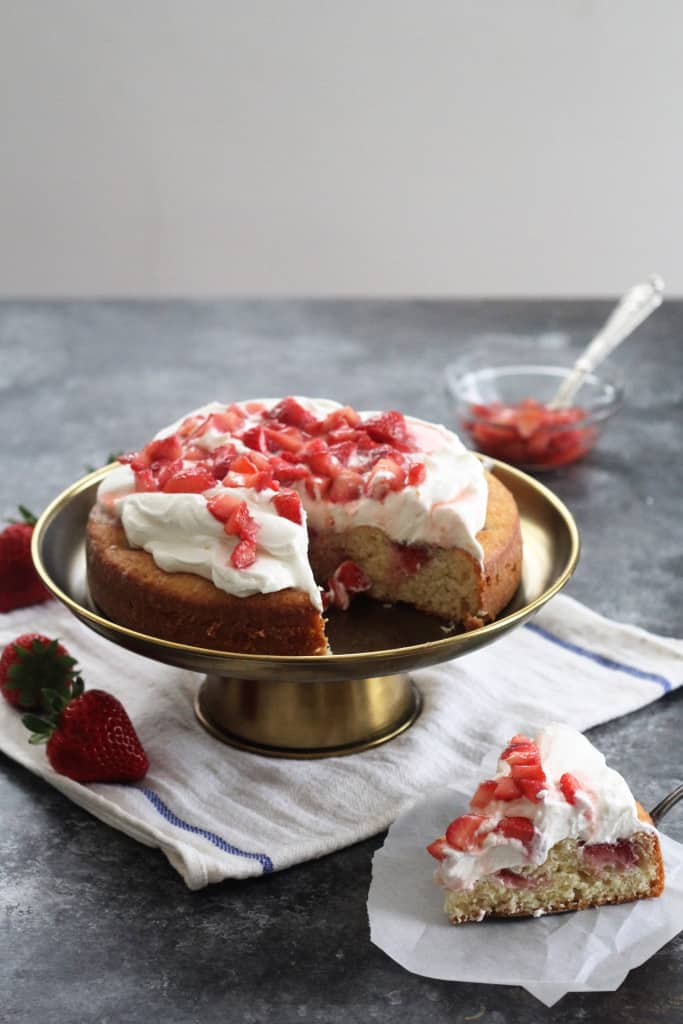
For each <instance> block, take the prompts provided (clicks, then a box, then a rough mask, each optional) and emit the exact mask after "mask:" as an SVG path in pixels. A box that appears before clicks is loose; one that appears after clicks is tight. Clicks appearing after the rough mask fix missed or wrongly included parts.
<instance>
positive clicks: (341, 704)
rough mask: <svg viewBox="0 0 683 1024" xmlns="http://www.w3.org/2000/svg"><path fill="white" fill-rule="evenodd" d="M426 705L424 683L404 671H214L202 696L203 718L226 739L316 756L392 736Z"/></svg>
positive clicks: (278, 753)
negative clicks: (338, 675) (294, 676)
mask: <svg viewBox="0 0 683 1024" xmlns="http://www.w3.org/2000/svg"><path fill="white" fill-rule="evenodd" d="M421 708H422V701H421V698H420V694H419V691H418V690H417V689H416V687H415V685H414V684H413V682H412V681H411V679H410V677H409V676H407V675H404V674H400V675H390V676H373V677H371V678H370V679H345V680H342V681H339V682H335V681H333V680H332V681H330V680H320V681H319V682H292V681H288V680H286V679H285V680H280V679H276V680H260V679H259V680H256V679H233V678H228V677H225V676H218V675H209V676H207V677H206V679H205V680H204V682H203V683H202V685H201V687H200V689H199V691H198V693H197V697H196V699H195V713H196V715H197V718H198V719H199V721H200V722H201V724H202V725H203V726H204V728H205V729H207V730H208V731H209V732H210V733H211V734H212V735H213V736H215V737H216V738H217V739H219V740H222V741H223V743H228V744H230V745H231V746H233V747H239V748H240V749H241V750H249V751H251V752H252V753H256V754H263V755H265V756H266V757H288V758H304V759H309V760H310V759H314V758H321V757H338V756H340V755H343V754H355V753H357V752H358V751H361V750H368V749H369V748H370V747H375V746H378V745H379V744H380V743H386V742H387V741H388V740H391V739H393V738H394V737H395V736H398V734H399V733H401V732H403V731H404V730H405V729H407V728H409V726H411V725H412V724H413V722H414V721H415V719H416V718H417V717H418V715H419V714H420V711H421Z"/></svg>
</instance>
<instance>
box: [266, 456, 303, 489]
mask: <svg viewBox="0 0 683 1024" xmlns="http://www.w3.org/2000/svg"><path fill="white" fill-rule="evenodd" d="M270 471H271V473H272V474H273V476H274V477H275V479H276V480H279V481H280V483H281V484H291V483H293V482H294V481H295V480H305V479H306V477H310V476H311V471H310V469H309V468H308V466H304V465H303V463H299V464H294V463H292V462H289V461H287V460H286V459H281V458H279V457H278V456H277V455H273V456H271V459H270Z"/></svg>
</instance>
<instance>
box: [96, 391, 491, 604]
mask: <svg viewBox="0 0 683 1024" xmlns="http://www.w3.org/2000/svg"><path fill="white" fill-rule="evenodd" d="M296 400H297V402H298V403H299V404H300V405H301V406H303V408H304V409H306V410H307V411H308V412H310V413H312V414H313V416H315V417H316V419H324V417H325V416H327V415H328V414H329V413H331V412H333V411H334V410H337V409H341V408H342V406H341V405H340V404H339V403H338V402H333V401H330V400H326V399H313V398H305V397H297V399H296ZM279 401H280V399H276V398H270V399H257V400H254V401H253V402H242V403H235V404H236V405H237V406H238V407H239V408H240V409H241V410H243V412H244V413H245V414H246V417H247V418H246V420H245V423H244V424H243V429H245V428H246V429H248V428H249V427H250V426H258V425H260V424H261V423H262V418H261V417H262V413H263V410H264V409H266V410H270V409H272V408H273V407H274V406H276V405H277V404H278V402H279ZM226 408H227V407H226V406H225V405H223V404H220V403H217V402H212V403H209V404H208V405H205V406H202V407H201V408H199V409H196V410H194V411H193V412H191V413H188V414H187V415H186V416H183V417H182V419H180V420H178V421H177V422H176V423H173V424H171V425H170V426H168V427H165V428H164V429H163V430H161V431H159V433H158V434H157V435H156V437H155V440H160V439H164V438H167V437H171V436H172V435H174V434H176V433H177V432H178V431H179V430H180V428H181V426H182V424H183V423H184V422H185V421H186V420H187V419H188V418H189V417H194V416H197V417H204V416H208V415H210V414H211V413H222V412H224V411H225V410H226ZM359 415H360V417H361V420H363V421H366V420H368V419H371V418H373V417H374V416H376V415H378V414H377V413H374V412H363V413H360V414H359ZM405 422H406V426H407V428H408V433H409V437H410V441H411V442H412V443H413V444H414V446H415V448H416V451H415V452H414V453H412V452H411V453H409V455H408V456H407V458H408V459H412V460H413V461H419V462H421V463H422V464H423V465H424V470H425V471H424V474H423V479H422V480H421V482H420V483H418V484H414V485H410V484H406V485H405V486H404V487H403V488H402V489H401V490H397V491H393V490H390V491H389V493H387V494H385V495H384V496H383V497H382V498H381V499H376V498H372V497H370V496H368V495H363V496H361V497H359V498H356V499H352V500H348V501H337V502H334V501H331V500H327V499H324V498H323V499H320V498H316V497H313V496H311V495H310V494H309V493H308V490H307V488H306V487H305V486H304V485H303V481H301V482H300V481H294V482H292V483H289V484H287V487H288V488H290V489H293V490H296V491H297V492H298V494H299V496H300V498H301V502H302V505H303V510H304V512H303V516H302V519H303V521H302V523H301V524H298V523H294V522H292V521H291V520H289V519H286V518H283V517H282V516H278V515H277V513H276V512H275V511H274V509H273V506H272V503H271V499H272V497H273V495H274V493H275V492H274V491H272V490H268V489H266V490H263V491H259V492H257V491H254V490H252V489H247V488H244V489H240V488H232V489H231V490H232V493H234V494H235V496H238V497H239V498H240V500H243V501H244V502H246V505H247V507H248V510H249V513H250V515H251V516H252V517H253V519H254V520H255V521H256V523H257V524H258V527H259V529H258V535H257V558H256V561H255V562H254V564H253V565H251V566H249V567H248V568H240V569H237V568H234V567H233V566H232V565H231V564H230V556H231V553H232V552H233V550H234V548H235V546H236V543H237V540H236V538H235V537H230V536H227V535H226V534H225V532H224V530H223V524H222V523H221V522H219V521H218V520H217V519H216V518H215V517H214V516H213V515H212V514H211V513H210V512H209V511H208V508H207V498H210V497H211V496H213V495H214V494H217V493H220V492H221V491H222V490H223V488H222V486H221V485H220V484H218V485H217V487H216V488H212V489H210V490H207V491H205V492H203V493H201V494H188V493H174V494H167V493H163V492H159V491H155V492H141V491H136V489H135V488H136V481H135V474H134V472H133V470H132V469H131V467H130V466H128V465H124V466H120V467H118V468H117V469H115V470H113V471H112V472H111V473H109V474H108V476H107V477H106V478H105V479H104V481H103V482H102V484H101V485H100V488H99V491H98V502H99V504H100V506H101V507H103V508H105V509H106V510H108V511H109V512H110V513H113V514H114V515H115V516H117V517H118V518H119V519H120V520H121V524H122V526H123V529H124V531H125V534H126V538H127V540H128V542H129V544H131V546H133V547H140V548H143V549H144V550H145V551H147V552H149V553H150V554H151V555H152V558H153V559H154V561H155V563H156V564H157V565H158V566H159V568H161V569H163V570H164V571H166V572H193V573H196V574H197V575H200V576H203V577H205V578H206V579H208V580H210V581H211V582H212V583H213V584H214V585H215V586H216V587H218V588H220V589H222V590H225V591H226V592H227V593H230V594H234V595H236V596H238V597H247V596H250V595H251V594H257V593H272V592H274V591H277V590H282V589H285V588H287V587H294V588H296V589H299V590H304V591H306V592H307V593H308V595H309V597H310V600H311V603H312V604H313V605H314V607H316V608H318V609H320V608H322V603H321V596H320V588H319V587H318V585H317V584H316V582H315V580H314V578H313V574H312V572H311V568H310V565H309V562H308V558H307V548H308V535H307V525H310V526H311V527H313V528H314V529H318V530H322V529H324V530H331V531H335V532H340V531H342V530H347V529H350V528H352V527H355V526H361V525H373V526H377V527H379V528H380V529H382V530H383V531H384V532H385V533H386V534H387V535H388V536H389V537H390V538H391V539H392V540H394V541H396V542H397V543H400V544H434V545H437V546H443V547H460V548H463V549H464V550H466V551H468V552H469V553H470V554H471V555H472V557H473V558H475V559H476V560H477V561H479V562H480V563H481V562H482V557H483V555H482V549H481V546H480V545H479V543H478V541H477V539H476V535H477V533H478V532H479V531H480V530H481V529H482V527H483V525H484V522H485V519H486V506H487V500H488V487H487V484H486V478H485V475H484V469H483V466H482V465H481V463H480V462H479V460H478V459H477V458H476V457H475V456H474V455H473V454H472V453H471V452H470V451H468V450H467V449H466V448H465V447H464V445H463V444H462V442H461V441H460V440H459V439H458V438H457V437H456V436H455V435H454V434H453V433H452V432H451V431H449V430H447V429H446V428H445V427H443V426H440V425H438V424H432V423H427V422H426V421H423V420H418V419H415V418H411V417H406V418H405ZM192 443H193V445H194V446H195V447H198V448H201V449H204V450H206V451H207V453H208V452H213V451H215V450H216V449H218V448H220V447H221V446H223V445H225V444H232V445H233V446H234V447H235V448H236V450H237V451H238V452H244V453H245V454H247V455H248V454H249V452H250V450H251V449H250V448H249V447H247V446H246V445H245V444H244V443H243V442H242V441H241V440H240V439H239V438H236V437H235V436H234V434H233V433H232V432H231V431H221V429H219V428H216V426H213V425H212V426H210V427H209V429H208V430H206V431H205V432H204V433H203V434H202V435H201V436H199V437H197V438H193V441H192ZM183 466H184V467H187V468H190V467H191V466H192V463H191V462H184V463H183Z"/></svg>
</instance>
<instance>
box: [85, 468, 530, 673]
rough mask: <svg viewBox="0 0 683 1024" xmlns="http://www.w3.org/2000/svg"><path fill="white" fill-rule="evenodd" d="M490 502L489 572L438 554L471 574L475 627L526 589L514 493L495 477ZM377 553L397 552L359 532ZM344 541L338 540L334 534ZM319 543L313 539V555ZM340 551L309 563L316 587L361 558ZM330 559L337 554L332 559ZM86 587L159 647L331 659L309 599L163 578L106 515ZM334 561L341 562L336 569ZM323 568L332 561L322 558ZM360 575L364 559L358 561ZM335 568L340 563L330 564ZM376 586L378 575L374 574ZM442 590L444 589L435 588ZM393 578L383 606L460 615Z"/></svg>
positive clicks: (177, 576) (98, 516)
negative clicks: (237, 592)
mask: <svg viewBox="0 0 683 1024" xmlns="http://www.w3.org/2000/svg"><path fill="white" fill-rule="evenodd" d="M487 477H488V484H489V500H488V509H487V517H486V523H485V526H484V528H483V529H482V530H481V531H480V533H479V534H478V537H477V539H478V541H479V543H480V544H481V546H482V549H483V551H484V569H483V572H481V571H480V569H479V566H478V564H477V563H476V562H475V560H474V559H473V558H472V557H471V556H470V555H468V554H467V553H466V552H464V551H461V550H459V549H450V550H449V549H433V550H434V551H436V552H437V556H436V557H437V558H439V559H440V560H441V561H442V562H443V566H441V564H440V563H439V568H441V569H442V570H443V572H445V573H446V574H448V573H451V575H452V573H453V572H462V571H463V570H464V571H465V583H464V591H465V594H464V597H463V602H462V606H461V607H460V608H459V609H458V614H457V618H458V620H459V621H462V622H463V623H464V625H465V626H466V627H467V628H470V629H471V628H474V627H476V626H478V625H481V624H482V623H483V622H487V621H490V620H491V619H493V618H495V616H496V615H497V614H498V613H499V612H500V611H501V610H502V609H503V608H504V607H505V605H506V604H507V603H508V601H509V600H510V598H511V597H512V595H513V594H514V592H515V590H516V588H517V586H518V584H519V580H520V575H521V563H522V541H521V533H520V528H519V514H518V511H517V507H516V504H515V501H514V499H513V497H512V495H511V494H510V492H509V491H508V490H507V489H506V488H505V487H504V486H503V484H501V483H500V481H498V480H497V479H496V478H495V477H492V476H490V475H489V474H487ZM363 531H365V535H364V536H363V541H364V542H365V541H367V540H368V537H367V532H368V531H370V534H376V535H377V536H375V537H374V538H373V537H370V540H371V541H374V545H371V546H374V549H375V550H378V549H379V546H380V542H381V541H382V539H383V540H384V541H385V542H386V543H387V544H389V545H390V546H391V547H392V549H393V548H395V547H396V545H393V543H392V542H390V541H389V540H388V538H386V537H385V535H384V534H382V533H381V531H379V530H375V529H374V528H372V527H360V528H358V529H357V530H355V531H348V533H349V534H353V533H355V534H359V533H362V532H363ZM328 538H334V539H335V540H338V539H339V535H328ZM315 548H316V544H315V542H314V539H313V538H312V539H311V551H312V553H313V552H314V551H315ZM342 548H343V550H342V549H341V548H339V547H338V546H337V544H336V543H333V544H332V546H331V550H332V552H333V555H332V556H330V557H331V558H332V561H331V562H330V565H329V566H326V565H324V564H322V563H321V560H320V558H316V557H313V555H312V557H311V563H312V566H313V570H314V573H315V575H316V578H317V579H318V580H319V581H320V580H324V579H326V578H327V575H329V574H331V573H332V572H333V571H334V569H336V567H337V565H338V564H339V561H340V558H339V555H340V553H341V554H342V557H353V558H354V559H356V558H358V556H357V554H356V553H355V552H354V551H353V550H351V551H350V552H349V551H348V550H347V548H346V547H344V545H343V544H342ZM328 554H329V552H328ZM86 557H87V567H88V583H89V586H90V593H91V596H92V599H93V601H94V602H95V604H96V605H97V606H98V608H100V609H101V610H102V611H103V612H104V614H106V615H107V616H109V617H110V618H111V619H113V620H114V621H115V622H118V623H120V624H121V625H123V626H127V627H128V628H130V629H135V630H136V631H138V632H141V633H146V634H147V635H150V636H156V637H160V638H161V639H167V640H176V641H178V642H179V643H186V644H191V645H192V646H195V647H206V648H211V649H213V650H220V651H233V652H235V653H246V654H275V655H309V654H324V653H326V652H327V642H326V639H325V634H324V621H323V618H322V616H321V615H320V613H319V612H318V611H317V609H315V608H314V607H313V605H312V604H311V602H310V599H309V597H308V595H307V594H306V593H304V592H303V591H298V590H294V589H287V590H281V591H277V592H276V593H272V594H255V595H253V596H251V597H246V598H238V597H235V596H233V595H231V594H227V593H226V592H225V591H223V590H220V589H218V588H217V587H215V586H214V585H213V584H212V583H211V582H210V581H209V580H206V579H204V578H203V577H201V576H196V575H193V574H190V573H182V572H178V573H167V572H164V571H163V570H161V569H159V568H158V567H157V566H156V564H155V563H154V560H153V558H152V556H151V555H150V554H148V553H147V552H146V551H142V550H140V549H134V548H131V547H130V546H129V545H128V542H127V540H126V536H125V533H124V530H123V528H122V526H121V525H120V523H119V522H118V520H116V519H115V518H113V517H112V516H111V515H109V514H108V513H107V512H106V511H104V510H103V509H102V508H100V507H99V506H95V507H94V508H93V510H92V511H91V513H90V517H89V519H88V524H87V531H86ZM335 559H336V561H335ZM323 561H324V559H323ZM358 561H359V564H360V565H361V568H364V569H366V566H364V565H363V561H362V558H358ZM332 562H334V564H332ZM369 573H370V576H371V578H372V576H373V573H372V569H371V568H370V569H369ZM437 583H438V581H437ZM391 585H392V578H391V577H390V579H389V583H388V584H387V586H389V587H390V590H386V589H384V590H383V589H382V586H381V585H380V584H378V585H377V587H373V590H372V591H371V594H372V595H373V596H376V597H378V598H380V599H384V600H391V599H393V600H409V601H411V602H412V603H414V604H416V606H417V607H419V608H422V609H423V610H425V611H428V612H431V613H433V614H436V615H441V616H442V617H444V618H453V617H454V616H453V613H452V611H450V612H449V611H448V610H447V609H446V608H442V607H441V606H439V605H438V604H437V605H435V606H431V605H430V604H429V602H428V601H427V602H426V603H425V601H422V602H420V600H419V599H418V600H414V598H413V595H412V594H411V593H409V592H408V593H405V592H402V591H401V589H400V586H399V588H398V591H396V588H395V587H393V589H391Z"/></svg>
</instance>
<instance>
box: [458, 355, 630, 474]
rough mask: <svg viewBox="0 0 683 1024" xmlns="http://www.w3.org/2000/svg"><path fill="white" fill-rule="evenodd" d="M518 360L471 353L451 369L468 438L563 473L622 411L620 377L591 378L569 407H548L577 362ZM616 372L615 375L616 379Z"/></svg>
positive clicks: (506, 457) (501, 455) (510, 458)
mask: <svg viewBox="0 0 683 1024" xmlns="http://www.w3.org/2000/svg"><path fill="white" fill-rule="evenodd" d="M537 360H538V361H533V357H532V358H530V359H529V361H517V358H516V357H514V356H513V355H512V354H511V353H509V352H508V353H501V354H500V355H492V354H491V352H490V351H486V350H483V349H482V350H480V351H478V352H475V353H470V354H469V355H466V356H464V357H463V358H462V359H459V360H457V361H456V362H454V363H450V364H449V365H448V366H447V367H446V370H445V376H446V387H447V390H448V393H449V396H450V398H451V401H452V403H453V406H452V407H453V412H454V415H455V418H456V420H457V423H458V429H459V431H460V434H461V436H462V437H463V440H466V439H467V438H468V437H469V441H470V443H471V446H472V447H473V448H474V449H475V450H476V451H478V452H482V453H483V454H484V455H490V456H491V457H492V458H496V459H500V460H501V461H502V462H508V463H510V464H511V465H513V466H518V467H519V468H520V469H526V470H531V471H539V470H551V469H557V468H558V467H560V466H567V465H569V464H570V463H572V462H576V461H577V460H578V459H581V458H583V457H584V456H585V455H587V454H588V452H590V451H591V450H592V448H593V447H594V446H595V444H596V442H597V441H598V438H599V437H600V435H601V433H602V430H603V428H604V426H605V424H606V422H607V420H608V419H609V418H610V416H612V415H613V413H614V412H616V410H617V409H618V408H619V406H620V404H621V400H622V396H623V389H622V387H621V384H620V382H619V381H618V379H617V377H616V375H615V372H614V371H612V372H610V371H606V372H603V368H604V366H605V365H606V364H603V366H602V367H600V373H599V374H598V373H591V374H588V376H587V377H586V378H585V379H584V381H583V383H582V385H581V387H580V389H579V390H578V391H577V393H576V395H575V396H574V399H573V402H572V406H571V407H570V408H569V409H561V410H554V411H553V410H550V409H549V408H548V406H547V403H549V402H550V401H551V400H552V398H553V397H554V395H555V394H556V392H557V390H558V388H559V387H560V385H561V384H562V382H563V381H564V380H565V379H566V378H567V377H568V376H569V373H570V370H571V362H570V361H569V360H568V361H567V364H565V365H561V364H559V363H558V364H555V363H554V362H552V361H550V360H548V358H547V356H546V355H541V356H540V357H538V356H537ZM608 374H609V376H608Z"/></svg>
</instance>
